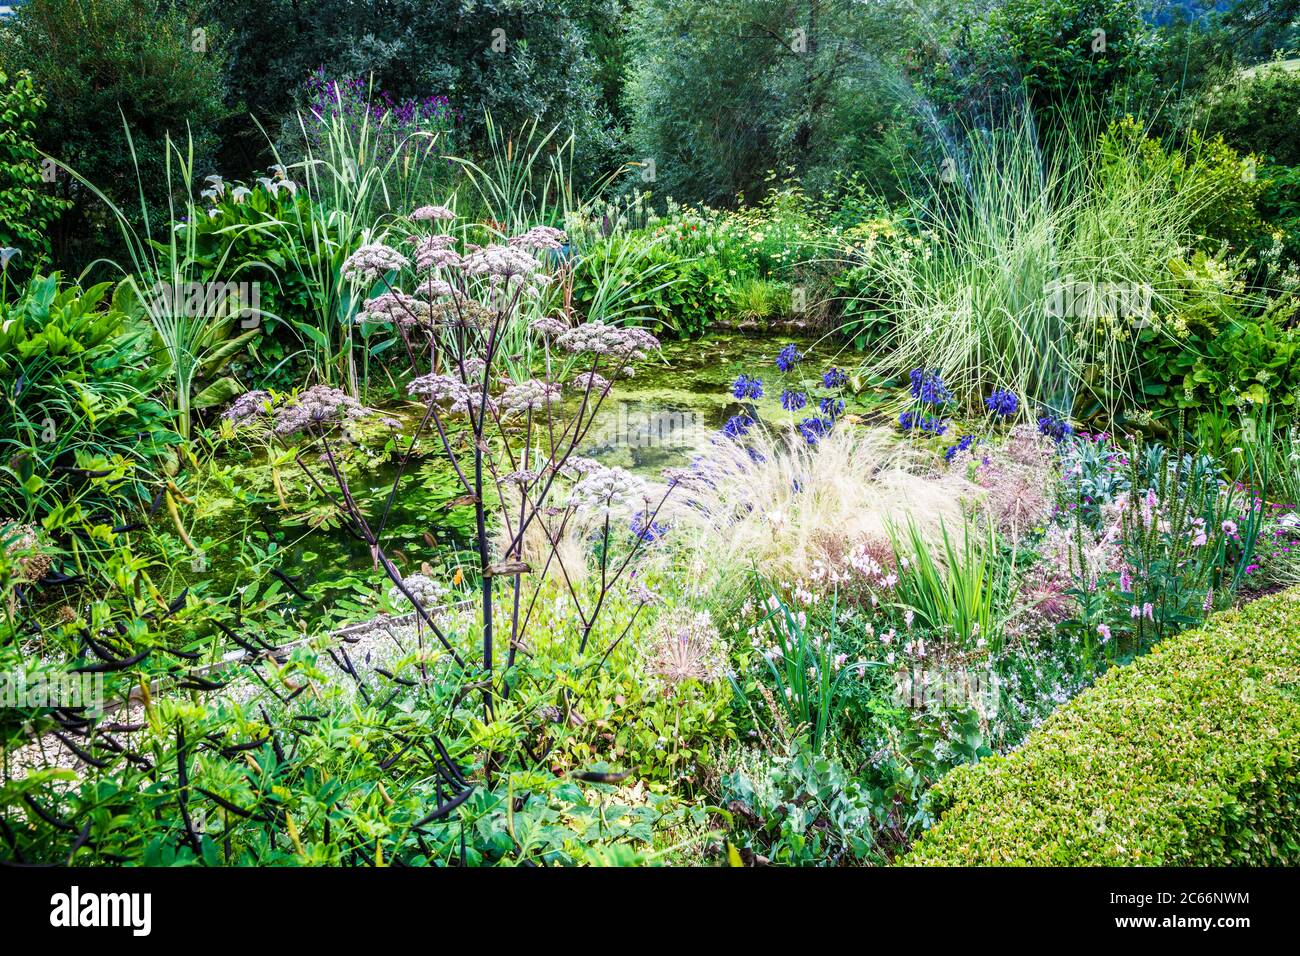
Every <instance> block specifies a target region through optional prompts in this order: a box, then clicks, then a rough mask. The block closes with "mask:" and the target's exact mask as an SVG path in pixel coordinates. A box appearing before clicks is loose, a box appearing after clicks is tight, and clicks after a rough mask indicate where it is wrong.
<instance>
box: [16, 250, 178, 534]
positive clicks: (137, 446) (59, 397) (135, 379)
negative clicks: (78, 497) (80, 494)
mask: <svg viewBox="0 0 1300 956" xmlns="http://www.w3.org/2000/svg"><path fill="white" fill-rule="evenodd" d="M119 288H120V287H119ZM108 290H109V285H108V283H101V284H99V285H96V286H91V287H90V288H87V289H84V290H83V289H80V288H78V287H76V286H63V285H62V284H61V282H60V277H59V275H58V273H55V274H53V275H50V276H37V277H35V278H33V279H31V280H30V281H29V282H28V283H27V284H26V286H25V287H23V288H22V290H21V291H20V293H19V295H18V298H17V300H16V301H14V302H12V303H0V387H2V388H3V398H0V510H2V511H3V513H4V514H6V515H8V516H11V517H14V516H20V515H21V516H25V517H28V518H32V517H38V516H43V515H44V514H46V513H47V512H48V511H49V509H50V508H52V507H54V506H56V505H58V504H60V503H67V502H68V501H69V500H71V498H72V496H73V495H72V489H73V488H77V487H81V485H82V482H83V479H84V478H85V477H86V476H87V475H91V474H97V473H100V472H106V473H109V472H111V473H113V474H115V475H116V477H117V479H118V480H119V481H120V480H121V479H123V478H127V477H128V476H136V475H138V474H140V473H141V472H142V471H143V470H147V469H148V468H149V466H150V464H155V465H156V464H157V461H158V456H159V455H161V454H162V453H163V452H164V451H165V450H166V448H167V446H168V445H169V444H171V443H172V442H174V441H176V440H177V436H176V435H175V434H174V432H173V431H172V429H171V427H170V424H169V417H170V416H169V415H168V413H167V410H166V408H164V407H163V406H162V405H161V404H160V403H159V402H157V401H156V400H155V399H154V398H152V397H151V395H152V392H153V391H154V389H155V388H156V387H157V385H158V383H159V381H160V379H161V375H162V372H161V369H160V368H159V366H158V364H157V363H156V362H154V361H151V359H150V356H149V337H148V330H147V329H143V328H141V327H140V326H138V325H136V324H135V323H133V322H132V320H131V317H130V314H129V313H128V311H127V309H126V305H125V303H124V302H123V301H122V296H121V295H120V294H119V295H118V296H115V297H114V298H113V299H112V300H110V299H109V298H108Z"/></svg>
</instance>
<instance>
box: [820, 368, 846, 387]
mask: <svg viewBox="0 0 1300 956" xmlns="http://www.w3.org/2000/svg"><path fill="white" fill-rule="evenodd" d="M848 382H849V376H848V373H846V372H845V371H844V370H843V369H839V368H829V369H827V370H826V371H825V372H823V373H822V384H823V385H825V386H826V387H827V388H843V387H844V386H845V385H847V384H848Z"/></svg>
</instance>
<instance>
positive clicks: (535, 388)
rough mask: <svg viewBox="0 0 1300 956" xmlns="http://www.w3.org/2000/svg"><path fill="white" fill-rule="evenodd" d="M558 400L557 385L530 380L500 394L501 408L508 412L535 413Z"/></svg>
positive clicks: (558, 389)
mask: <svg viewBox="0 0 1300 956" xmlns="http://www.w3.org/2000/svg"><path fill="white" fill-rule="evenodd" d="M559 400H560V386H559V383H557V382H543V381H542V380H541V379H536V378H532V379H529V380H528V381H526V382H519V383H518V384H516V385H511V386H510V387H509V388H507V389H506V390H505V391H504V392H503V393H502V394H501V407H502V408H504V409H505V410H506V411H508V412H525V411H533V412H537V411H541V410H542V409H544V408H546V407H547V406H548V405H551V404H553V403H555V402H558V401H559Z"/></svg>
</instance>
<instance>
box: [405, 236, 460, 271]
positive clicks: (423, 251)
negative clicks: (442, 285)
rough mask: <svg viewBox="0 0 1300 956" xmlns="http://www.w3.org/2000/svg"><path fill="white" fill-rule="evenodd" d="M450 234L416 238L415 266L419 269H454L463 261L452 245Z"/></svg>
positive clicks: (452, 239) (452, 240)
mask: <svg viewBox="0 0 1300 956" xmlns="http://www.w3.org/2000/svg"><path fill="white" fill-rule="evenodd" d="M455 245H456V240H455V238H453V237H452V236H425V237H423V238H416V246H415V267H416V268H417V269H419V270H421V271H422V272H423V271H428V270H429V269H454V268H456V267H458V266H459V265H460V264H461V262H462V261H463V260H462V259H461V257H460V254H459V253H458V252H456V250H455V248H454V246H455Z"/></svg>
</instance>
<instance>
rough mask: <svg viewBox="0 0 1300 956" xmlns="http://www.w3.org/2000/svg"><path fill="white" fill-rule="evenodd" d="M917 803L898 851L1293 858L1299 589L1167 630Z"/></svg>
mask: <svg viewBox="0 0 1300 956" xmlns="http://www.w3.org/2000/svg"><path fill="white" fill-rule="evenodd" d="M930 800H931V801H932V803H931V808H932V810H933V812H934V813H935V815H936V816H937V817H939V820H938V823H936V824H935V826H934V827H932V828H931V829H930V830H929V831H927V832H926V833H925V834H924V835H923V836H922V837H921V839H920V840H919V841H918V842H917V843H916V845H915V846H914V847H913V849H912V851H911V853H909V854H908V855H907V856H906V857H904V858H903V859H902V860H900V862H901V863H903V864H907V865H960V866H987V865H1048V866H1092V865H1153V866H1175V865H1193V866H1206V865H1261V864H1291V865H1294V864H1297V863H1300V589H1295V590H1291V591H1288V592H1285V593H1282V594H1279V595H1275V596H1273V597H1270V598H1266V599H1264V600H1261V601H1258V602H1256V603H1254V604H1251V605H1249V606H1247V607H1246V608H1244V609H1242V610H1239V611H1232V612H1229V613H1225V614H1222V615H1217V616H1215V617H1214V618H1212V619H1211V620H1210V621H1209V622H1207V623H1206V624H1205V625H1204V626H1203V627H1201V628H1199V629H1197V630H1194V631H1189V632H1187V633H1185V634H1181V635H1179V636H1177V637H1172V638H1168V639H1166V640H1165V641H1163V642H1162V643H1161V644H1159V645H1157V646H1156V648H1155V649H1154V650H1153V651H1152V652H1151V653H1150V654H1148V655H1147V656H1145V657H1142V658H1140V659H1139V660H1137V661H1135V662H1134V663H1133V664H1131V665H1129V666H1127V667H1121V668H1116V669H1114V670H1112V671H1110V672H1109V673H1108V674H1106V675H1105V676H1104V677H1103V678H1101V679H1100V680H1099V681H1098V682H1097V683H1096V685H1094V686H1093V687H1091V688H1089V689H1088V690H1087V691H1084V692H1083V693H1081V694H1080V695H1079V696H1078V697H1076V698H1075V699H1074V700H1073V701H1071V702H1070V703H1068V704H1066V705H1065V706H1064V707H1062V708H1061V709H1060V710H1059V711H1057V712H1056V713H1055V714H1053V715H1052V716H1051V717H1050V718H1049V719H1048V720H1046V721H1045V722H1044V723H1043V725H1042V726H1041V727H1040V728H1038V730H1036V731H1035V732H1034V733H1033V734H1031V735H1030V737H1029V738H1028V740H1026V742H1025V743H1024V744H1023V745H1022V746H1021V747H1019V748H1018V749H1017V750H1016V751H1014V752H1012V753H1011V754H1009V755H1007V756H998V757H991V758H989V759H987V760H984V761H982V762H981V763H979V764H977V765H974V766H970V767H962V768H959V769H957V770H955V771H953V772H952V773H951V774H950V775H948V776H947V777H945V778H944V779H943V780H941V781H940V782H939V783H938V784H937V785H936V786H935V787H934V789H933V790H932V791H931V794H930Z"/></svg>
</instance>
